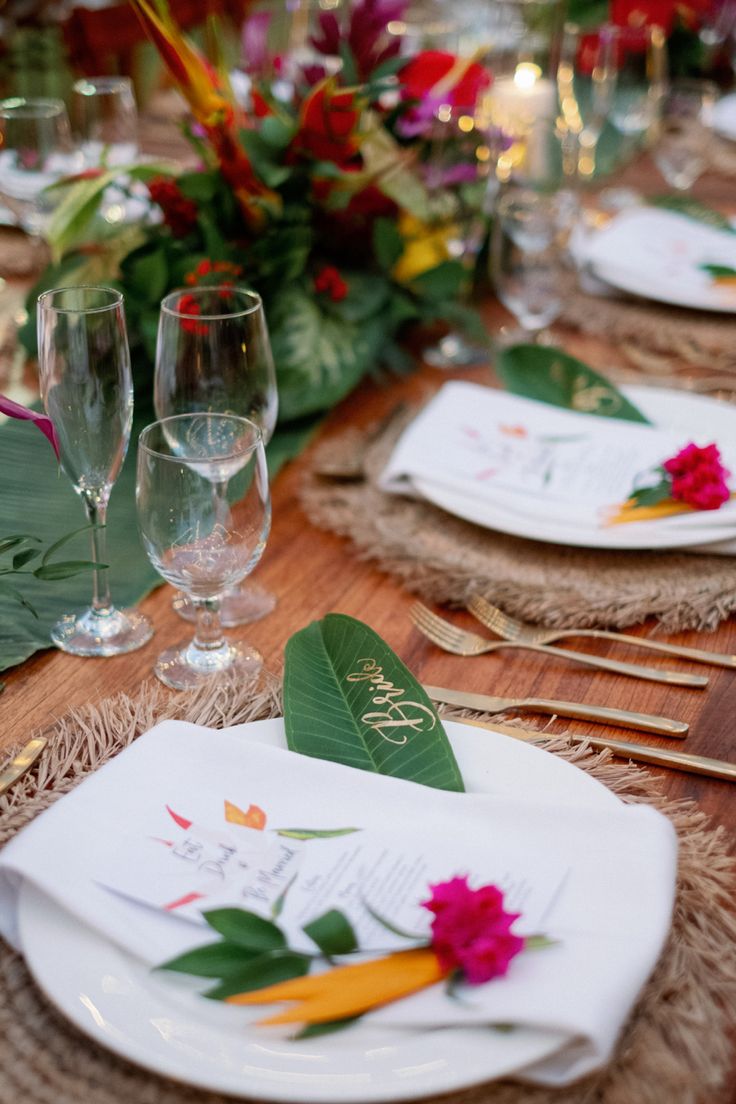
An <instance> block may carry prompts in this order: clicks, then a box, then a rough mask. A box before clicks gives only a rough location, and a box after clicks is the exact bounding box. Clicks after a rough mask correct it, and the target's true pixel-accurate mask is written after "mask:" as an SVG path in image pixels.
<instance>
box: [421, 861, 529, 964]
mask: <svg viewBox="0 0 736 1104" xmlns="http://www.w3.org/2000/svg"><path fill="white" fill-rule="evenodd" d="M429 888H430V890H431V891H432V896H431V897H430V898H429V900H428V901H423V902H422V904H423V906H424V908H426V909H429V911H430V912H432V913H434V919H433V920H432V948H433V950H434V951H435V952H436V954H437V957H438V958H439V960H440V963H441V965H442V966H444V967H446V968H448V969H453V970H460V971H462V973H463V976H464V978H465V980H466V981H467V982H469V983H470V984H471V985H482V984H483V982H486V981H490V980H491V978H494V977H502V976H503V975H504V974H505V973H506V972H507V970H508V968H509V963H510V962H511V960H512V959H513V958H514V957H515V956H516V955H517V954H519V952H520V951H523V950H524V942H525V941H524V940H523V939H522V938H521V937H520V936H518V935H514V934H513V932H512V931H511V926H512V924H513V923H514V921H515V920H518V918H519V916H520V913H514V912H506V911H505V909H504V907H503V893H502V892H501V890H500V889H498V887H497V886H494V885H486V886H481V887H480V889H471V888H470V886H469V885H468V879H467V878H460V877H456V878H452V879H451V880H450V881H449V882H438V883H437V884H436V885H433V886H430V887H429Z"/></svg>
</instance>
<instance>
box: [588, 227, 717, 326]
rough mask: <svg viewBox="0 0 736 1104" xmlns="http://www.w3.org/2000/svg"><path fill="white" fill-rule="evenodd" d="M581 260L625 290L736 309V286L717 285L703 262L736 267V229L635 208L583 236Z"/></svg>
mask: <svg viewBox="0 0 736 1104" xmlns="http://www.w3.org/2000/svg"><path fill="white" fill-rule="evenodd" d="M575 254H576V261H577V263H578V265H585V266H586V267H587V268H588V269H589V270H591V271H592V272H593V273H594V275H595V276H597V277H598V278H599V279H601V280H604V281H605V282H606V283H607V284H609V285H611V286H613V287H615V288H618V289H619V290H620V291H626V292H629V293H630V294H632V295H639V296H641V297H643V298H645V299H653V300H656V301H657V302H660V303H669V304H671V305H673V306H680V307H692V308H695V309H698V310H706V311H717V312H720V313H726V314H731V313H736V287H735V286H734V285H733V284H717V283H716V282H715V281H714V280H713V279H712V277H711V276H710V274H709V273H708V272H706V271H705V270H704V269H703V268H702V266H703V265H722V266H726V267H729V268H734V269H736V233H733V234H731V233H729V232H728V231H725V230H717V229H715V228H713V227H711V226H708V225H706V224H705V223H702V222H699V221H697V220H696V219H694V218H690V217H688V216H685V215H680V214H675V213H674V212H672V211H665V210H661V209H658V208H655V207H644V206H642V207H633V208H629V209H627V210H625V211H622V212H621V213H620V214H618V215H616V217H615V218H613V219H612V220H611V221H610V222H609V223H608V224H607V225H606V226H604V227H603V228H602V229H601V230H598V231H596V232H595V233H592V234H589V235H588V236H587V237H586V239H585V240H584V241H582V242H581V241H580V240H579V239H578V243H577V245H576V248H575Z"/></svg>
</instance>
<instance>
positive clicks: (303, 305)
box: [268, 284, 386, 421]
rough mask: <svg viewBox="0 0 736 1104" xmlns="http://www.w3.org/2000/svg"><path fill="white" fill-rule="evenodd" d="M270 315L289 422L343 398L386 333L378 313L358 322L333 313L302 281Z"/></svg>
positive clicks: (281, 411) (283, 408)
mask: <svg viewBox="0 0 736 1104" xmlns="http://www.w3.org/2000/svg"><path fill="white" fill-rule="evenodd" d="M268 317H269V329H270V331H271V345H272V348H273V355H274V361H275V363H276V372H277V375H278V384H279V414H280V417H281V418H282V419H283V420H284V421H289V420H290V419H293V418H300V417H303V416H304V415H306V414H313V413H315V412H316V411H319V410H326V409H328V408H329V407H331V406H334V405H335V403H337V402H339V401H340V399H342V398H343V397H344V396H345V395H347V394H348V392H349V391H351V390H352V389H353V387H355V385H356V384H357V383H358V381H359V380H360V379H361V377H362V376H363V375H364V374H365V373H366V372H367V371H368V369H369V368H371V367H372V366H373V365H374V364H375V362H376V360H377V358H378V354H379V351H380V349H381V345H382V343H383V341H384V340H385V337H386V325H385V323H384V322H382V321H381V320H380V318H379V317H378V316H377V315H376V316H374V317H372V318H367V319H362V320H360V321H355V320H353V319H352V318H346V317H345V316H344V315H340V314H338V313H337V311H334V312H330V313H327V312H326V311H323V310H321V309H320V306H319V304H318V303H316V302H315V300H314V299H313V298H312V297H311V296H310V295H309V294H308V292H307V291H306V290H305V289H304V288H303V287H301V286H300V285H298V284H295V285H293V286H292V287H289V288H284V289H283V291H282V292H281V294H280V295H279V296H278V297H277V298H276V299H275V300H274V302H273V304H272V306H271V308H270V311H269V316H268Z"/></svg>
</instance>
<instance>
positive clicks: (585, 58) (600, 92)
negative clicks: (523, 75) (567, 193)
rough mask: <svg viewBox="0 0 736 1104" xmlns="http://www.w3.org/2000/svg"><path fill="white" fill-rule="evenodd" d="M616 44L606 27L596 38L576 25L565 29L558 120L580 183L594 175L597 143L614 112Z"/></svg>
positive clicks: (559, 78)
mask: <svg viewBox="0 0 736 1104" xmlns="http://www.w3.org/2000/svg"><path fill="white" fill-rule="evenodd" d="M615 42H616V36H615V35H614V34H612V33H610V30H609V28H608V27H606V26H604V27H602V28H601V30H600V32H599V33H598V34H593V35H586V34H584V33H583V32H582V30H581V28H580V27H579V26H578V25H577V24H575V23H566V24H565V26H564V31H563V35H562V44H561V48H560V58H559V62H558V65H557V97H558V101H559V108H560V113H559V118H560V122H561V125H562V126H563V127H564V129H565V132H566V135H567V136H568V137H569V150H570V155H571V156H572V157H573V158H574V160H575V175H576V176H577V178H578V180H579V181H581V182H582V181H586V180H590V179H592V177H593V176H594V175H595V172H596V168H597V154H598V143H599V141H600V137H601V134H602V132H603V128H604V126H605V124H606V120H607V119H608V116H609V113H610V111H611V103H612V98H613V90H614V87H615V81H616V67H615V54H614V50H615Z"/></svg>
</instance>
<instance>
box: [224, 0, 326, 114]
mask: <svg viewBox="0 0 736 1104" xmlns="http://www.w3.org/2000/svg"><path fill="white" fill-rule="evenodd" d="M344 7H345V4H344V3H343V0H288V2H287V3H283V0H254V3H253V4H252V5H251V6H250V7H249V8H248V12H247V14H246V17H245V20H244V22H243V28H242V32H241V56H242V66H241V71H240V72H239V73H238V74H236V76H235V83H236V89H235V90H236V93H237V96H238V98H239V99H241V100H244V99H246V98H247V96H248V94H249V92H250V88H251V85H252V82H253V81H268V82H271V83H272V91H273V94H274V95H275V96H276V98H277V99H283V100H288V99H290V98H291V96H292V95H293V92H294V86H295V84H296V83H297V82H299V81H300V80H301V78H302V74H303V73H305V72H306V73H307V74H308V75H309V76H310V78H312V80H311V82H312V83H314V82H315V81H316V80H317V79H319V77H320V76H327V75H329V74H332V73H337V72H338V71H339V70H340V69H341V68H342V65H343V60H342V58H341V57H340V56H339V53H338V52H337V47H335V51H334V52H333V51H331V49H330V41H331V38H332V37H333V36H332V31H333V29H334V20H335V19H336V18H338V19H339V18H340V15H341V13H342V11H343V9H344ZM336 41H337V39H336Z"/></svg>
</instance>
